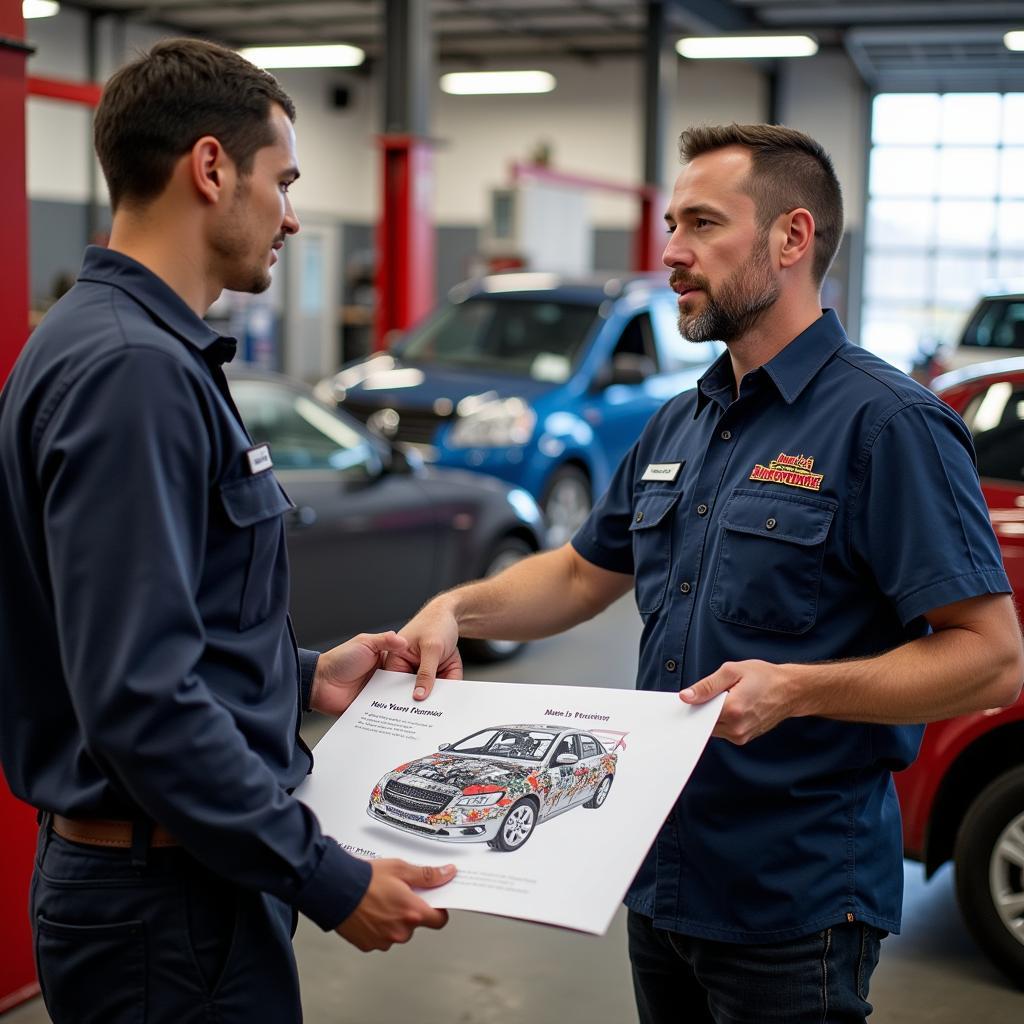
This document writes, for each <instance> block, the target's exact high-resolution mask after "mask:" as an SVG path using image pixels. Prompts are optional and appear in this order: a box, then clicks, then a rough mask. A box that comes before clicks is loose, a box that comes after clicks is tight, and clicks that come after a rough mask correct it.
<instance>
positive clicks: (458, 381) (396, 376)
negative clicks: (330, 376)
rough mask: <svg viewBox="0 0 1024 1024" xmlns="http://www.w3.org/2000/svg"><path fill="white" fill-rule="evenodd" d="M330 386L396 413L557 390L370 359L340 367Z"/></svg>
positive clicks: (516, 379)
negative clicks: (473, 398) (444, 403)
mask: <svg viewBox="0 0 1024 1024" xmlns="http://www.w3.org/2000/svg"><path fill="white" fill-rule="evenodd" d="M334 385H335V387H336V388H337V387H338V386H339V385H340V386H341V387H343V388H344V391H345V399H344V400H351V401H352V402H353V403H358V404H359V405H373V406H379V407H381V408H384V407H390V408H400V409H434V406H435V403H436V402H438V401H439V400H440V401H443V400H444V399H447V400H448V402H450V403H451V405H452V406H457V405H458V404H459V402H461V401H462V400H463V399H464V398H469V397H470V396H471V395H484V394H487V395H489V396H490V397H493V398H512V397H515V396H518V397H519V398H525V399H527V400H530V399H532V398H535V397H537V396H539V395H543V394H547V393H548V392H549V391H552V390H554V389H555V388H557V387H560V386H561V385H560V384H554V383H552V382H550V381H540V380H534V379H533V378H532V377H527V376H519V375H514V374H501V373H493V372H488V373H483V372H478V371H472V370H459V369H455V368H453V367H450V366H436V365H431V364H416V363H405V362H403V361H402V360H400V359H397V358H394V357H391V356H385V357H383V358H382V357H379V356H378V357H371V358H370V359H367V360H365V361H364V362H362V363H354V364H353V365H352V366H348V367H346V368H345V369H344V370H342V371H341V372H340V373H339V374H337V375H336V376H335V377H334ZM342 407H343V408H344V403H343V404H342Z"/></svg>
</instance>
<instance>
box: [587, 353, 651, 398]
mask: <svg viewBox="0 0 1024 1024" xmlns="http://www.w3.org/2000/svg"><path fill="white" fill-rule="evenodd" d="M656 372H657V367H656V366H655V364H654V360H653V359H651V357H650V356H639V355H636V354H635V353H633V352H617V353H616V354H615V355H614V356H612V361H611V363H605V364H604V366H602V367H601V369H600V370H598V371H597V373H596V374H595V375H594V382H593V388H594V390H595V391H604V389H605V388H610V387H611V386H612V385H613V384H643V382H644V381H645V380H647V378H648V377H650V376H653V374H655V373H656Z"/></svg>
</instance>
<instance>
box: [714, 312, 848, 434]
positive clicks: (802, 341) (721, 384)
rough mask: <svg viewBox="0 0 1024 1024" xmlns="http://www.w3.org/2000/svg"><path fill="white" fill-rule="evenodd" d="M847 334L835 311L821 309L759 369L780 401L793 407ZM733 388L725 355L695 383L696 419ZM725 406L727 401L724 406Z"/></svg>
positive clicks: (730, 371)
mask: <svg viewBox="0 0 1024 1024" xmlns="http://www.w3.org/2000/svg"><path fill="white" fill-rule="evenodd" d="M846 340H847V339H846V331H844V330H843V325H842V324H841V323H840V322H839V317H837V316H836V313H835V310H833V309H825V310H822V313H821V316H820V317H818V319H817V320H815V321H814V323H813V324H811V326H810V327H808V328H807V329H806V330H805V331H802V332H801V333H800V334H798V335H797V336H796V337H795V338H794V339H793V340H792V341H791V342H790V343H789V344H788V345H786V347H785V348H784V349H782V351H781V352H779V353H778V354H777V355H776V356H775V357H774V358H773V359H771V360H769V361H768V362H767V363H765V364H764V366H762V367H760V369H761V371H762V372H763V373H765V374H766V375H767V376H768V377H769V378H770V379H771V381H772V382H773V383H774V384H775V387H776V388H777V389H778V392H779V394H780V395H781V396H782V399H783V401H784V402H785V403H786V404H787V405H792V404H793V403H794V402H795V401H796V400H797V399H798V398H799V397H800V395H801V393H802V392H803V390H804V389H805V388H806V387H807V385H808V384H810V382H811V381H812V380H813V379H814V378H815V376H816V375H817V373H818V371H819V370H820V369H821V368H822V367H823V366H824V365H825V364H826V363H827V362H828V361H829V359H831V358H832V356H833V355H834V354H835V352H836V350H837V349H839V348H840V346H842V345H844V344H845V343H846ZM734 387H735V381H734V380H733V374H732V363H731V361H730V360H729V353H728V352H724V353H723V354H722V355H721V356H720V357H719V358H718V359H716V360H715V362H714V363H712V364H711V368H710V369H709V370H708V372H707V373H705V374H704V376H703V377H701V379H700V380H699V381H698V382H697V408H696V410H695V411H694V417H695V418H696V416H698V415H699V414H700V412H701V411H702V410H703V408H704V406H705V405H707V403H708V402H709V401H711V400H712V399H714V398H717V397H719V396H720V395H721V394H722V392H723V391H728V392H729V393H730V400H731V395H732V393H733V389H734ZM725 404H728V401H727V402H726V403H725Z"/></svg>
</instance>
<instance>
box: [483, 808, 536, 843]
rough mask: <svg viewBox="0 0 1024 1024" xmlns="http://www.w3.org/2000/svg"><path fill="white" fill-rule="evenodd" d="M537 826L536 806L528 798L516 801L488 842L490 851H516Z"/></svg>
mask: <svg viewBox="0 0 1024 1024" xmlns="http://www.w3.org/2000/svg"><path fill="white" fill-rule="evenodd" d="M536 824H537V805H536V804H535V803H534V802H533V801H532V800H531V799H530V798H529V797H525V796H524V797H523V798H522V799H521V800H517V801H516V802H515V803H514V804H513V805H512V807H511V808H510V809H509V812H508V814H506V815H505V817H504V819H503V821H502V823H501V828H500V829H498V834H497V835H496V836H495V837H494V838H493V839H491V840H489V841H488V843H487V845H488V846H490V847H491V848H492V849H495V850H501V852H502V853H511V852H512V851H513V850H518V849H519V848H520V847H521V846H523V845H524V844H525V843H526V840H527V839H529V838H530V836H531V835H533V829H534V826H535V825H536Z"/></svg>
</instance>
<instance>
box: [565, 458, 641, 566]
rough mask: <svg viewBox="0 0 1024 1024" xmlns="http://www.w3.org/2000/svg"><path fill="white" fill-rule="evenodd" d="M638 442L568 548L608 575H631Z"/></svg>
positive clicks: (620, 464) (624, 459) (616, 471)
mask: <svg viewBox="0 0 1024 1024" xmlns="http://www.w3.org/2000/svg"><path fill="white" fill-rule="evenodd" d="M639 443H640V442H639V441H638V442H637V443H636V444H634V445H633V447H632V448H630V450H629V451H628V452H627V453H626V454H625V456H624V457H623V459H622V461H621V462H620V463H619V466H618V469H616V470H615V474H614V476H613V477H612V480H611V483H610V484H609V485H608V489H607V490H606V491H605V492H604V494H603V495H601V498H600V500H599V501H598V503H597V504H596V505H595V506H594V507H593V509H592V510H591V512H590V515H589V516H587V519H586V521H585V522H584V523H583V525H582V526H581V527H580V528H579V530H577V531H576V535H575V536H574V537H573V539H572V546H573V547H574V548H575V549H576V550H577V552H579V554H580V555H582V556H583V557H584V558H585V559H586V560H587V561H588V562H592V563H593V564H594V565H596V566H599V567H600V568H602V569H609V570H611V571H612V572H623V573H627V574H628V575H632V574H633V539H632V537H631V536H630V533H629V524H630V521H631V520H632V517H633V481H634V479H635V474H636V460H637V449H638V446H639Z"/></svg>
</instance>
